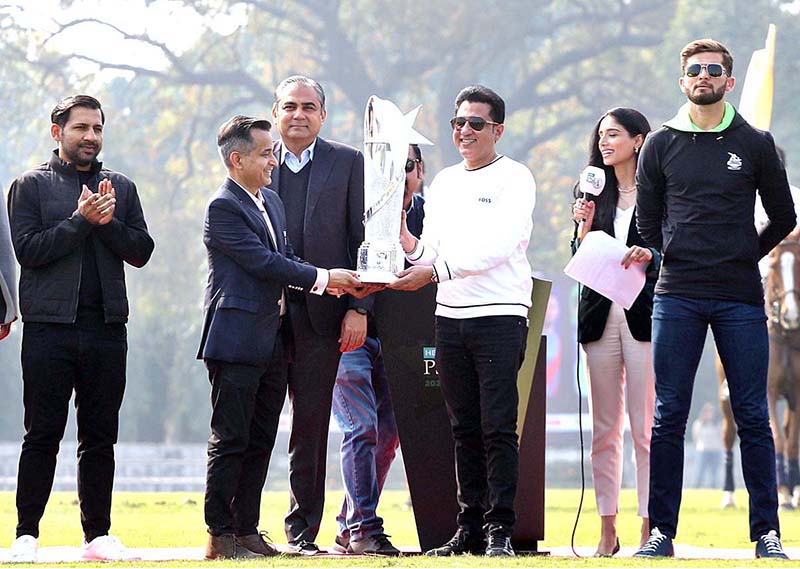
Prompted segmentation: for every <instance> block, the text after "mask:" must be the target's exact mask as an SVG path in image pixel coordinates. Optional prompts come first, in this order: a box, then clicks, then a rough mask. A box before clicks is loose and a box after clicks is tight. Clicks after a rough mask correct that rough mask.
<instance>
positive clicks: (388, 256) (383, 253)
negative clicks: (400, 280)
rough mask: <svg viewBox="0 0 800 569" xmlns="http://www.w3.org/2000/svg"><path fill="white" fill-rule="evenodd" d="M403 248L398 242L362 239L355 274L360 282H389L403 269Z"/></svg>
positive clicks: (394, 279)
mask: <svg viewBox="0 0 800 569" xmlns="http://www.w3.org/2000/svg"><path fill="white" fill-rule="evenodd" d="M404 258H405V256H404V254H403V249H402V247H400V242H399V241H398V242H397V243H393V242H391V241H382V240H375V241H372V242H369V241H364V242H363V243H362V244H361V247H359V248H358V263H357V266H356V275H357V276H358V279H359V280H360V281H361V282H362V283H369V284H389V283H393V282H394V281H396V280H397V277H396V276H395V275H396V274H397V273H399V272H400V271H402V270H403V259H404Z"/></svg>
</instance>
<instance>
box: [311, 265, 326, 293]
mask: <svg viewBox="0 0 800 569" xmlns="http://www.w3.org/2000/svg"><path fill="white" fill-rule="evenodd" d="M329 277H330V275H329V274H328V270H327V269H320V268H317V280H316V282H315V283H314V285H313V286H312V287H311V294H316V295H318V296H322V295H323V294H325V289H326V288H328V279H329Z"/></svg>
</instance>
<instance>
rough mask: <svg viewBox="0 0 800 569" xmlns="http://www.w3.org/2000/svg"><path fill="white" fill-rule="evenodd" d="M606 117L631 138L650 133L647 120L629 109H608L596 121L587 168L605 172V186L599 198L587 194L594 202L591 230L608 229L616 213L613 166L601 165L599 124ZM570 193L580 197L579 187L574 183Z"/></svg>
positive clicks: (590, 139)
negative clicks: (594, 167) (611, 118)
mask: <svg viewBox="0 0 800 569" xmlns="http://www.w3.org/2000/svg"><path fill="white" fill-rule="evenodd" d="M607 116H612V117H614V119H615V120H616V121H617V122H618V123H619V124H620V125H621V126H622V127H623V128H624V129H625V130H626V131H628V134H629V135H630V136H631V137H634V136H636V135H639V134H641V135H642V136H647V133H648V132H650V123H649V122H647V118H645V116H644V115H643V114H642V113H640V112H639V111H637V110H636V109H632V108H630V107H614V108H613V109H609V110H608V111H606V112H605V113H603V115H602V116H601V117H600V118H599V119H598V120H597V124H595V125H594V129H593V130H592V134H591V136H590V137H589V162H588V164H587V165H588V166H597V167H598V168H602V169H603V170H605V172H606V185H605V187H604V188H603V192H602V193H601V194H600V195H599V196H593V195H591V194H588V195H587V196H586V199H587V200H589V201H594V202H595V204H596V205H595V208H596V209H595V212H594V222H593V223H592V227H593V228H600V227H610V226H611V225H612V224H613V221H614V214H615V213H616V207H617V198H618V197H619V190H618V188H617V176H616V174H614V167H613V166H606V165H605V164H603V155H602V154H601V153H600V146H599V143H600V134H599V130H600V123H601V122H602V121H603V119H604V118H606V117H607ZM636 160H637V161H638V160H639V155H638V154H636ZM572 193H573V194H574V196H575V197H576V198H578V197H581V192H580V188H579V185H578V184H577V183H576V184H575V186H574V188H573V190H572Z"/></svg>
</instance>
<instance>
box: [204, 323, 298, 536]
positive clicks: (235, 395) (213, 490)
mask: <svg viewBox="0 0 800 569" xmlns="http://www.w3.org/2000/svg"><path fill="white" fill-rule="evenodd" d="M206 367H207V368H208V379H209V381H210V382H211V437H210V438H209V439H208V466H207V469H206V496H205V519H206V525H207V526H208V532H209V533H210V534H212V535H222V534H229V533H233V534H236V535H252V534H254V533H257V532H258V521H259V516H260V511H261V493H262V491H263V488H264V482H265V480H266V478H267V468H268V467H269V459H270V456H271V455H272V449H273V447H274V446H275V437H276V434H277V432H278V420H279V418H280V414H281V408H282V407H283V401H284V399H286V359H285V357H284V351H283V341H282V338H281V334H280V333H279V334H278V335H277V338H276V340H275V349H274V351H273V356H272V361H271V362H270V364H269V365H268V366H264V367H259V366H250V365H241V364H233V363H227V362H221V361H217V360H207V361H206Z"/></svg>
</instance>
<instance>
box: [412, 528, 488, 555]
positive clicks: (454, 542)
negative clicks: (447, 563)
mask: <svg viewBox="0 0 800 569" xmlns="http://www.w3.org/2000/svg"><path fill="white" fill-rule="evenodd" d="M485 550H486V538H485V536H484V534H483V532H472V531H470V530H468V529H467V528H463V527H459V528H458V529H457V530H456V534H455V535H454V536H453V537H452V538H450V541H448V542H447V543H445V544H444V545H442V546H441V547H437V548H435V549H431V550H429V551H426V552H425V555H429V556H432V557H447V556H450V555H462V554H464V553H471V554H473V555H483V553H484V552H485Z"/></svg>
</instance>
